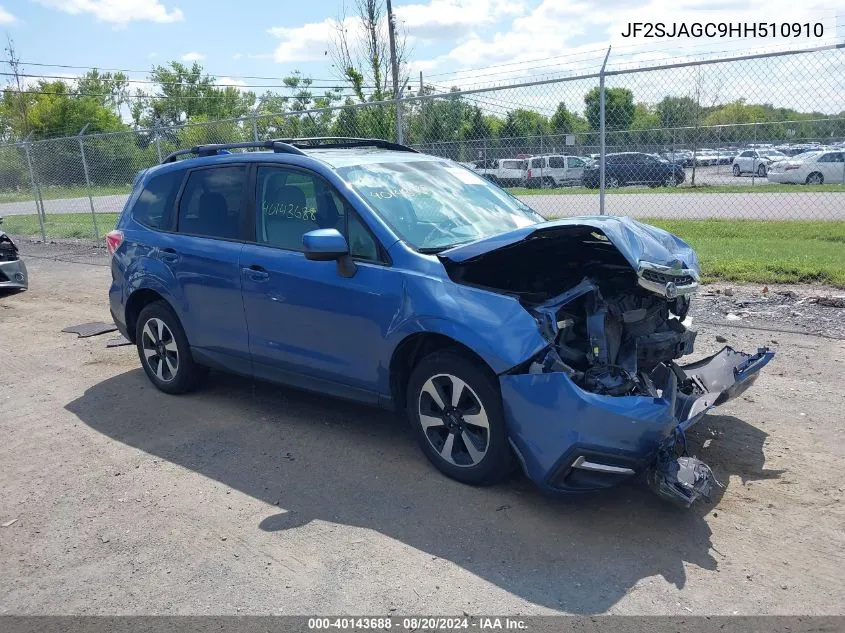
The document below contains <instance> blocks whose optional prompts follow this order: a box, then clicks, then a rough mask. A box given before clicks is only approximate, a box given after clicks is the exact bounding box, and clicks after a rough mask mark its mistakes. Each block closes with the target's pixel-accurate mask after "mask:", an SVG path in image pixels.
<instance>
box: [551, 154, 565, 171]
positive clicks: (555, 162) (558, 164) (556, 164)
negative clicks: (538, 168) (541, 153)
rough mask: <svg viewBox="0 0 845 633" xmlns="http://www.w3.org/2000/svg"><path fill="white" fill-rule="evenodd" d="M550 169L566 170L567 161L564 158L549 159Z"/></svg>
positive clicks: (554, 157)
mask: <svg viewBox="0 0 845 633" xmlns="http://www.w3.org/2000/svg"><path fill="white" fill-rule="evenodd" d="M549 167H551V168H552V169H566V159H565V158H564V157H563V156H552V157H551V158H550V159H549Z"/></svg>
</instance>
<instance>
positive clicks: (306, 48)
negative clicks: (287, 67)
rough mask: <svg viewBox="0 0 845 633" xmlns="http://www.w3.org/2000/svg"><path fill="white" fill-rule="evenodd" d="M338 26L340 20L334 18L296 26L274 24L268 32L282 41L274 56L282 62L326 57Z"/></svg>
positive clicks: (305, 60)
mask: <svg viewBox="0 0 845 633" xmlns="http://www.w3.org/2000/svg"><path fill="white" fill-rule="evenodd" d="M350 24H351V21H350ZM337 28H338V22H337V20H334V19H332V18H326V19H325V20H323V21H322V22H310V23H308V24H303V25H302V26H296V27H286V26H274V27H272V28H270V29H268V30H267V32H268V33H270V35H272V36H274V37H277V38H279V39H280V40H281V42H280V43H279V44H278V46H276V50H275V51H274V53H273V58H274V59H275V60H276V61H277V62H279V63H280V64H285V63H288V62H307V61H314V60H318V59H326V58H327V54H328V50H329V42H330V41H331V40H332V38H333V37H334V34H335V33H336V31H337Z"/></svg>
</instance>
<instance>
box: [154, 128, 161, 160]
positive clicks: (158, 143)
mask: <svg viewBox="0 0 845 633" xmlns="http://www.w3.org/2000/svg"><path fill="white" fill-rule="evenodd" d="M158 130H159V128H158V126H157V125H156V126H155V127H154V128H153V138H155V141H156V152H157V153H158V162H159V163H160V162H161V161H162V157H161V135H160V134H159V131H158Z"/></svg>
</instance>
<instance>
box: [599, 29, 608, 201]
mask: <svg viewBox="0 0 845 633" xmlns="http://www.w3.org/2000/svg"><path fill="white" fill-rule="evenodd" d="M608 57H610V46H608V47H607V53H605V56H604V62H603V63H602V65H601V71H599V214H600V215H604V154H605V151H604V128H605V123H604V69H605V66H607V58H608Z"/></svg>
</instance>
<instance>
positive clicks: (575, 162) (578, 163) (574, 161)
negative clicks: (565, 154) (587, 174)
mask: <svg viewBox="0 0 845 633" xmlns="http://www.w3.org/2000/svg"><path fill="white" fill-rule="evenodd" d="M566 162H567V163H568V164H569V167H570V169H571V168H573V167H583V166H584V161H583V160H581V159H580V158H574V157H569V158H567V159H566Z"/></svg>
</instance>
